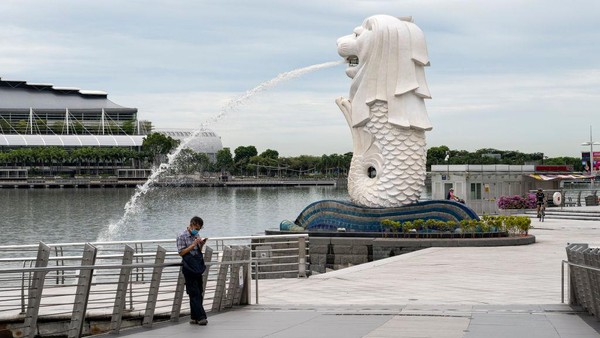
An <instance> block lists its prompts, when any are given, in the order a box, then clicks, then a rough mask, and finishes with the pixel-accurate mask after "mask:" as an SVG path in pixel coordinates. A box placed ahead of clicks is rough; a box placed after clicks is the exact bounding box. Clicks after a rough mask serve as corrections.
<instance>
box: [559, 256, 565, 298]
mask: <svg viewBox="0 0 600 338" xmlns="http://www.w3.org/2000/svg"><path fill="white" fill-rule="evenodd" d="M560 303H561V304H564V303H565V261H564V260H563V261H561V263H560Z"/></svg>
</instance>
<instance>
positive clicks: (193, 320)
mask: <svg viewBox="0 0 600 338" xmlns="http://www.w3.org/2000/svg"><path fill="white" fill-rule="evenodd" d="M190 324H192V325H196V324H198V321H197V320H195V319H192V320H190Z"/></svg>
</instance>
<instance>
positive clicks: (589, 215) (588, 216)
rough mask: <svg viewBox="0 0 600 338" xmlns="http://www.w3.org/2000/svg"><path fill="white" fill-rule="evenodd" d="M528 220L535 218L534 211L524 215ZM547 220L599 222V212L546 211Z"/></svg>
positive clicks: (526, 212) (535, 213)
mask: <svg viewBox="0 0 600 338" xmlns="http://www.w3.org/2000/svg"><path fill="white" fill-rule="evenodd" d="M524 215H525V216H528V217H530V218H537V212H536V211H535V210H528V211H525V213H524ZM544 217H545V218H547V219H571V220H579V221H600V212H597V211H573V210H552V209H550V210H548V209H546V215H545V216H544Z"/></svg>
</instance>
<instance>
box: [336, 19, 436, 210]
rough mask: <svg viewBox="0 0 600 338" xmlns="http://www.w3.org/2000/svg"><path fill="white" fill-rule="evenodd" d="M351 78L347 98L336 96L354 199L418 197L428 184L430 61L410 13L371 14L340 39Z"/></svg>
mask: <svg viewBox="0 0 600 338" xmlns="http://www.w3.org/2000/svg"><path fill="white" fill-rule="evenodd" d="M337 48H338V53H339V55H340V56H342V57H343V58H344V59H346V60H347V62H348V68H347V69H346V74H347V75H348V76H349V77H350V78H352V83H351V85H350V97H349V99H345V98H342V97H340V98H338V99H337V100H336V103H337V105H338V106H339V107H340V109H341V110H342V112H343V113H344V116H345V117H346V121H347V122H348V125H349V126H350V129H351V131H352V139H353V152H354V156H353V157H352V162H351V164H350V172H349V174H348V192H349V194H350V198H351V199H352V202H353V203H355V204H358V205H362V206H366V207H398V206H402V205H407V204H412V203H415V202H417V201H418V200H419V197H420V195H421V191H422V190H423V188H424V186H425V175H426V169H425V162H426V149H425V144H426V143H425V131H427V130H431V128H432V126H431V123H430V122H429V117H428V116H427V110H426V108H425V101H424V99H429V98H431V96H430V93H429V89H428V87H427V82H426V80H425V70H424V67H425V66H429V58H428V55H427V46H426V45H425V37H424V35H423V32H422V31H421V29H419V27H417V26H416V25H415V24H414V23H413V22H412V19H411V18H397V17H393V16H389V15H375V16H372V17H369V18H367V19H366V20H365V21H364V22H363V24H362V26H359V27H357V28H355V29H354V33H353V34H350V35H347V36H344V37H341V38H339V39H338V41H337Z"/></svg>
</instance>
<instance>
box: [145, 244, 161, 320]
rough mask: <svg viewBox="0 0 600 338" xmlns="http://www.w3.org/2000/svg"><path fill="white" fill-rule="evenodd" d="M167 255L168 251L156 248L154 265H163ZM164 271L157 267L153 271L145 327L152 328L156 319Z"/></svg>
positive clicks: (159, 247)
mask: <svg viewBox="0 0 600 338" xmlns="http://www.w3.org/2000/svg"><path fill="white" fill-rule="evenodd" d="M166 254H167V250H165V248H163V247H162V246H160V245H159V246H158V247H157V248H156V258H155V259H154V264H156V265H160V264H163V263H164V262H165V256H166ZM162 271H163V268H162V266H155V267H154V268H153V269H152V280H151V281H150V288H149V289H148V301H147V302H146V312H145V313H144V320H143V322H142V326H143V327H152V320H153V319H154V310H156V301H157V300H158V288H159V286H160V279H161V277H162Z"/></svg>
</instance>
